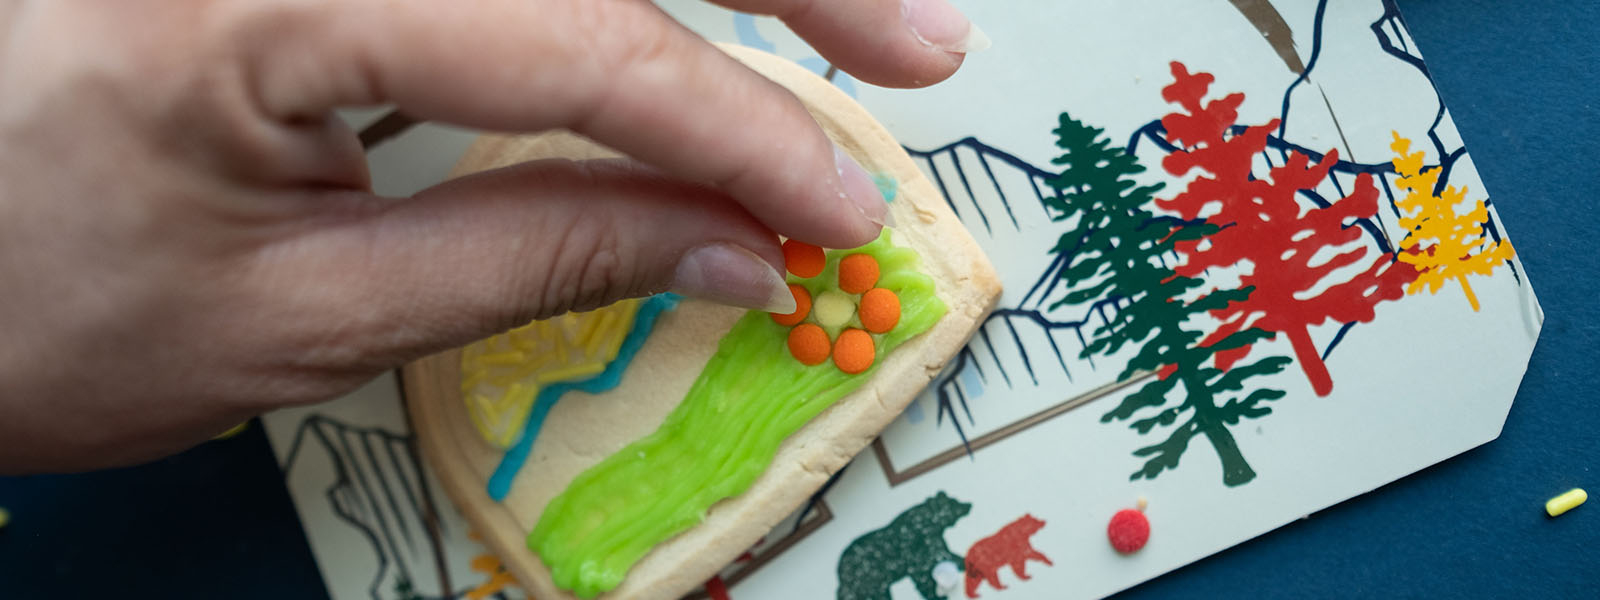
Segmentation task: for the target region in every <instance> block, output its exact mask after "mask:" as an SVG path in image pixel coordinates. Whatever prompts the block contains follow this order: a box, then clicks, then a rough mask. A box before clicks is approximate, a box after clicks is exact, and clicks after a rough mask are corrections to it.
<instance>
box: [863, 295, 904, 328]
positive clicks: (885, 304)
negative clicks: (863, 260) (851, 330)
mask: <svg viewBox="0 0 1600 600" xmlns="http://www.w3.org/2000/svg"><path fill="white" fill-rule="evenodd" d="M856 314H857V315H859V316H860V317H861V326H862V327H866V328H867V331H871V332H873V333H887V332H888V331H889V330H890V329H894V326H895V325H898V324H899V323H900V297H899V296H896V295H894V292H891V291H889V290H886V289H883V288H872V289H870V290H867V293H866V294H863V295H862V296H861V306H860V308H857V309H856Z"/></svg>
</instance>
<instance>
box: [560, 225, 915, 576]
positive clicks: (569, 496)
mask: <svg viewBox="0 0 1600 600" xmlns="http://www.w3.org/2000/svg"><path fill="white" fill-rule="evenodd" d="M857 252H864V253H867V254H871V255H872V256H873V257H874V258H876V259H877V260H878V265H879V270H880V276H879V279H878V287H882V288H887V289H889V290H890V291H893V292H894V293H895V294H896V295H897V296H899V297H900V307H901V309H900V310H901V315H900V322H899V324H898V325H897V326H896V327H895V328H894V329H893V330H891V331H889V332H888V333H886V334H883V335H878V336H873V337H874V339H875V341H876V346H877V348H876V350H877V360H875V361H874V362H873V366H872V367H871V368H870V369H868V370H867V371H866V372H864V373H860V374H857V375H847V374H845V373H844V372H842V371H840V370H839V369H838V368H836V367H834V365H833V363H832V361H828V362H824V363H822V364H820V365H817V366H814V367H807V366H805V365H803V364H801V363H800V361H798V360H795V359H794V358H793V357H792V356H790V354H789V351H788V348H787V346H786V345H785V344H786V339H787V336H788V328H787V327H783V326H781V325H778V324H777V323H776V322H774V321H773V320H772V318H771V316H770V315H769V314H767V313H764V312H759V311H752V312H750V313H747V314H745V315H744V317H742V318H741V319H739V321H738V322H737V323H736V324H734V326H733V329H732V330H730V331H729V332H728V334H727V335H726V336H725V337H723V338H722V341H721V343H720V344H719V345H718V347H717V352H716V354H715V355H713V356H712V357H711V360H710V361H709V362H707V363H706V367H705V370H703V371H701V372H700V377H699V378H698V379H696V380H695V382H694V385H693V387H691V388H690V389H689V393H688V395H687V396H685V397H684V399H683V402H682V403H680V404H679V405H678V407H677V408H676V409H675V410H673V411H672V413H671V414H670V415H668V416H667V418H666V421H665V422H663V423H662V424H661V428H660V429H657V430H656V431H655V433H652V434H650V435H649V436H646V437H645V438H643V439H640V440H639V441H636V442H634V443H632V444H630V445H628V446H627V447H626V448H623V449H622V450H621V451H618V452H617V453H616V454H613V455H611V456H609V457H607V458H606V459H605V460H603V461H601V462H600V463H599V464H596V465H594V466H593V467H590V468H589V470H587V471H584V472H583V473H582V474H580V475H578V477H577V478H576V479H574V480H573V481H572V483H571V484H570V485H568V486H567V489H566V490H565V491H563V492H562V493H561V494H560V495H559V496H556V497H555V498H554V499H552V500H551V501H550V504H549V505H548V506H547V507H546V508H545V510H544V514H543V515H541V516H540V518H539V524H538V525H537V526H535V527H534V529H533V532H532V533H530V534H528V547H529V548H531V549H533V551H534V552H536V553H538V555H539V557H540V558H541V559H543V560H544V563H545V564H546V565H547V566H549V567H550V573H551V575H552V577H553V578H554V579H555V583H556V585H558V586H560V587H562V588H564V589H567V590H571V591H572V592H574V593H576V594H577V595H579V596H581V597H584V598H592V597H594V596H595V595H597V594H599V593H601V592H604V591H606V590H610V589H612V588H615V587H616V586H617V584H619V583H621V582H622V579H623V576H624V575H626V574H627V572H628V569H630V568H632V566H633V564H634V563H635V562H637V561H638V560H639V558H640V557H642V556H644V555H645V553H646V552H649V551H650V549H651V548H653V547H655V546H656V544H660V543H661V542H664V541H666V540H667V539H668V538H671V537H672V536H674V535H676V534H678V533H680V532H682V531H684V530H686V529H689V528H690V527H693V526H695V525H696V524H698V523H700V521H702V520H704V519H705V515H706V510H707V509H709V508H710V507H711V505H712V504H715V503H716V502H718V501H720V500H722V499H724V498H730V497H733V496H736V495H738V494H740V493H743V492H744V491H745V490H746V489H749V487H750V484H751V483H753V482H755V480H756V478H757V477H759V476H760V475H761V474H762V473H763V472H765V471H766V469H767V467H768V466H769V465H771V464H772V459H773V457H774V456H775V455H776V454H777V451H778V445H779V444H780V443H782V442H783V440H784V439H785V438H787V437H789V435H790V434H793V433H794V432H795V431H798V430H799V429H800V427H801V426H803V425H805V424H806V422H808V421H810V420H811V418H812V417H815V416H816V415H817V414H818V413H821V412H822V411H823V410H824V409H826V408H828V407H829V406H832V405H833V403H834V402H835V401H837V400H838V399H839V398H842V397H844V395H845V394H848V393H850V392H851V391H854V390H855V389H856V388H858V387H860V386H861V384H862V383H863V382H865V381H866V380H867V378H869V377H871V376H872V374H873V373H874V372H875V371H877V368H878V365H881V364H883V357H884V356H885V355H886V354H887V353H889V352H891V351H893V350H894V348H895V347H897V346H899V345H900V344H901V343H903V342H905V341H906V340H907V339H910V338H911V337H913V336H916V335H918V334H920V333H922V332H924V331H927V330H928V329H929V328H930V327H933V324H934V323H936V322H938V320H939V319H940V318H941V317H943V316H944V313H945V309H946V307H945V305H944V302H943V301H941V300H939V298H938V297H937V296H936V295H935V294H934V285H933V279H931V278H929V277H928V276H927V275H924V274H923V273H921V272H919V271H917V262H918V257H917V254H916V252H914V251H912V250H910V249H907V248H901V247H896V246H894V245H892V244H890V243H889V230H888V229H885V230H884V232H883V235H882V236H881V237H879V238H878V239H877V240H876V241H873V242H872V243H870V244H867V245H865V246H862V247H861V248H857V249H853V250H830V251H829V252H828V262H827V267H826V268H825V269H824V270H823V272H822V274H821V275H819V276H817V277H814V278H811V279H804V280H800V279H795V278H792V277H791V281H792V282H795V283H799V284H801V285H803V286H805V287H806V288H807V289H808V290H809V291H810V292H811V294H812V296H816V295H817V294H818V293H819V292H821V291H822V290H824V289H828V288H833V287H835V286H836V285H837V282H838V276H837V272H838V263H839V259H840V258H842V257H844V256H846V255H849V254H853V253H857Z"/></svg>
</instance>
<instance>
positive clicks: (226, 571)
mask: <svg viewBox="0 0 1600 600" xmlns="http://www.w3.org/2000/svg"><path fill="white" fill-rule="evenodd" d="M1400 5H1401V8H1402V9H1403V11H1404V14H1405V17H1406V21H1407V24H1408V25H1409V26H1410V29H1411V32H1412V34H1413V37H1414V38H1415V39H1416V41H1417V43H1418V45H1419V46H1420V47H1421V49H1422V52H1423V55H1424V57H1426V59H1427V61H1428V65H1429V67H1430V69H1431V70H1432V73H1433V77H1434V80H1435V83H1436V84H1437V85H1438V86H1439V88H1440V90H1441V92H1442V93H1443V95H1444V98H1445V102H1446V103H1447V104H1448V105H1449V107H1450V111H1451V114H1452V115H1453V117H1454V118H1455V122H1456V126H1457V128H1458V129H1459V130H1460V131H1461V135H1462V138H1463V139H1464V140H1465V141H1466V143H1467V147H1468V148H1469V150H1470V151H1471V153H1472V155H1473V157H1474V161H1473V162H1474V164H1476V166H1477V168H1478V170H1479V172H1480V173H1481V174H1482V177H1483V180H1484V182H1485V184H1486V185H1487V186H1488V189H1490V190H1491V191H1492V192H1493V194H1494V198H1495V200H1496V204H1497V207H1498V209H1499V211H1500V217H1501V220H1502V221H1503V222H1504V223H1505V226H1506V229H1507V230H1508V231H1509V232H1510V235H1511V237H1512V238H1513V240H1515V242H1516V245H1517V250H1518V253H1519V254H1520V255H1521V256H1522V260H1523V262H1524V264H1525V265H1526V267H1527V272H1528V276H1529V278H1530V280H1531V281H1532V282H1533V284H1534V286H1535V289H1536V290H1537V291H1538V294H1539V299H1540V301H1541V303H1542V304H1543V306H1544V308H1545V312H1546V315H1547V320H1546V321H1545V326H1544V333H1543V335H1542V336H1541V337H1540V341H1539V346H1538V349H1537V350H1536V351H1535V352H1534V355H1533V361H1532V364H1531V366H1530V367H1529V371H1528V375H1527V377H1526V378H1525V379H1524V380H1523V383H1522V389H1521V391H1520V393H1519V394H1518V395H1517V402H1516V405H1515V406H1514V407H1513V408H1512V409H1511V416H1510V418H1509V419H1508V420H1507V421H1506V424H1505V431H1504V432H1503V433H1502V435H1501V437H1500V439H1499V440H1497V441H1494V442H1491V443H1489V444H1487V445H1485V446H1483V447H1481V448H1478V449H1476V450H1473V451H1471V452H1468V453H1466V454H1464V455H1462V456H1459V457H1457V458H1454V459H1451V460H1449V461H1446V462H1445V463H1443V464H1440V465H1437V466H1435V467H1433V468H1430V469H1427V470H1425V471H1423V472H1421V473H1418V474H1416V475H1413V476H1411V477H1408V478H1406V479H1404V480H1401V481H1399V482H1397V483H1394V484H1391V485H1388V486H1386V487H1384V488H1381V489H1379V490H1378V491H1376V492H1373V493H1371V494H1367V495H1365V496H1362V497H1359V498H1356V499H1354V500H1351V501H1349V502H1345V503H1343V504H1340V505H1339V506H1336V507H1334V508H1331V509H1328V510H1325V511H1322V512H1320V513H1316V514H1315V515H1312V516H1311V518H1310V519H1307V520H1302V521H1297V522H1295V523H1293V524H1290V525H1288V526H1286V527H1284V528H1282V529H1280V530H1278V531H1275V532H1273V533H1270V534H1267V535H1265V536H1262V537H1261V538H1258V539H1256V540H1253V541H1251V542H1248V543H1245V544H1243V545H1240V546H1238V547H1236V548H1234V549H1231V550H1228V551H1227V552H1224V553H1222V554H1219V555H1217V556H1213V557H1211V558H1208V559H1205V560H1202V561H1200V562H1198V563H1196V564H1194V565H1191V566H1189V567H1186V568H1183V569H1180V570H1178V571H1176V572H1174V573H1172V574H1169V575H1167V576H1165V577H1162V578H1160V579H1157V580H1155V581H1152V582H1149V583H1146V584H1144V585H1141V586H1139V587H1137V588H1134V589H1133V590H1130V591H1128V592H1126V593H1124V594H1123V597H1127V598H1165V597H1174V596H1185V597H1221V596H1246V595H1248V596H1253V597H1254V596H1265V597H1308V596H1311V597H1331V596H1338V597H1367V598H1375V597H1385V598H1387V597H1420V596H1441V597H1510V596H1527V597H1540V598H1562V597H1584V598H1594V597H1597V596H1600V555H1597V554H1595V548H1597V547H1600V506H1584V507H1582V508H1579V509H1577V510H1576V511H1573V512H1572V513H1569V514H1567V515H1566V516H1563V517H1561V518H1558V519H1549V518H1546V517H1545V516H1544V513H1543V509H1542V507H1543V503H1544V501H1545V500H1546V499H1547V498H1549V497H1550V496H1551V495H1554V494H1556V493H1559V492H1561V491H1564V490H1566V489H1568V488H1572V487H1586V488H1588V489H1590V490H1591V491H1593V492H1600V479H1597V477H1596V471H1595V469H1594V462H1595V459H1596V458H1597V457H1600V433H1597V432H1596V429H1597V427H1596V425H1597V424H1600V410H1597V409H1600V407H1597V406H1596V397H1597V395H1596V393H1595V390H1594V387H1593V379H1591V377H1592V376H1593V373H1594V371H1595V369H1596V367H1597V366H1600V310H1597V309H1596V307H1597V305H1600V301H1597V298H1600V258H1597V256H1600V253H1597V252H1596V251H1595V248H1594V241H1593V240H1594V236H1596V235H1597V233H1600V210H1597V209H1596V207H1595V206H1594V204H1595V203H1596V202H1597V201H1600V171H1597V170H1596V165H1595V164H1594V162H1593V158H1594V155H1595V149H1594V146H1593V142H1594V141H1595V140H1597V139H1600V103H1597V102H1596V100H1595V97H1594V94H1596V93H1597V92H1600V77H1597V75H1596V70H1597V69H1600V41H1597V40H1596V37H1595V36H1596V34H1597V32H1600V3H1594V2H1553V1H1534V2H1505V1H1493V0H1471V1H1468V0H1410V1H1405V0H1402V1H1401V2H1400ZM1591 504H1600V500H1597V501H1596V502H1592V503H1591ZM0 506H4V507H6V508H8V509H9V510H10V511H11V512H12V521H13V522H12V523H11V525H10V526H9V527H7V528H6V529H4V530H0V598H30V599H31V598H47V597H49V598H80V597H89V596H101V597H115V598H147V597H149V598H155V597H159V598H213V597H228V598H325V597H326V591H325V590H324V589H323V587H322V581H321V579H320V576H319V575H318V573H317V570H316V566H315V564H314V563H313V561H312V558H311V553H310V549H309V547H308V546H307V545H306V542H305V538H304V536H303V535H302V534H301V531H300V525H299V522H298V521H297V519H296V517H295V513H294V507H293V505H292V504H290V501H289V497H288V494H287V492H286V491H285V490H284V487H283V484H282V479H281V476H280V475H279V473H278V470H277V466H276V463H275V461H274V460H273V457H272V453H271V451H270V450H269V449H268V447H267V443H266V439H265V437H264V436H263V435H262V433H261V429H260V427H259V426H252V427H251V429H250V430H249V431H247V432H246V433H245V434H244V435H242V436H240V437H238V438H234V439H232V440H227V441H221V442H212V443H208V444H205V445H203V446H201V447H199V448H196V449H194V450H192V451H190V452H187V453H185V454H182V455H180V456H176V457H173V458H170V459H167V460H164V461H161V462H158V463H155V464H151V465H147V466H143V467H138V468H132V469H119V470H114V471H106V472H100V473H92V474H86V475H74V476H38V477H25V478H11V479H5V478H0ZM1156 535H1160V533H1159V530H1157V532H1156Z"/></svg>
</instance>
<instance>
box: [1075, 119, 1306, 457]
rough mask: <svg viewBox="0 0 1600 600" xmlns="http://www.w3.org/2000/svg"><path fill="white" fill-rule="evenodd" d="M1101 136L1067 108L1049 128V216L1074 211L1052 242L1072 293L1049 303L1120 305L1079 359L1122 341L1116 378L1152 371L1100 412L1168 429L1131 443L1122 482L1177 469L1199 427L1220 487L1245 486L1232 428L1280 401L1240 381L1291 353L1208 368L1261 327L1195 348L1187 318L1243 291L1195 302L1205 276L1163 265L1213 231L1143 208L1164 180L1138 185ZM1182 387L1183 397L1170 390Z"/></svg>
mask: <svg viewBox="0 0 1600 600" xmlns="http://www.w3.org/2000/svg"><path fill="white" fill-rule="evenodd" d="M1103 133H1104V130H1102V129H1100V128H1097V127H1091V126H1089V125H1085V124H1084V123H1082V122H1079V121H1077V120H1075V119H1073V118H1072V117H1071V116H1069V115H1067V114H1062V115H1061V121H1060V127H1058V128H1056V129H1055V134H1056V146H1057V147H1058V148H1060V149H1061V155H1060V156H1059V157H1057V158H1056V159H1055V160H1054V161H1052V162H1053V163H1054V164H1057V165H1061V166H1062V167H1063V168H1062V171H1061V173H1060V174H1059V175H1057V176H1056V177H1054V178H1052V179H1051V180H1050V184H1051V186H1052V187H1054V188H1055V189H1056V190H1057V192H1058V193H1057V195H1056V196H1055V197H1054V198H1052V199H1051V200H1050V201H1049V204H1050V206H1051V207H1052V208H1054V209H1055V210H1056V211H1058V214H1057V215H1056V218H1057V220H1059V221H1072V220H1074V219H1076V226H1075V227H1074V228H1073V229H1072V230H1071V231H1068V232H1067V233H1066V234H1064V235H1062V236H1061V239H1060V241H1059V242H1058V243H1057V244H1056V247H1055V249H1054V251H1055V252H1058V253H1066V255H1067V256H1068V257H1069V258H1068V262H1067V264H1066V265H1065V268H1064V269H1063V270H1062V274H1061V276H1062V278H1063V279H1064V280H1065V281H1066V283H1067V286H1068V292H1067V294H1066V296H1064V297H1063V298H1062V299H1061V300H1060V301H1058V302H1056V304H1055V306H1061V305H1076V304H1083V303H1086V302H1094V301H1096V300H1099V299H1101V298H1120V299H1121V302H1122V304H1120V306H1121V308H1120V310H1118V311H1115V316H1113V317H1111V318H1110V319H1109V321H1108V322H1107V323H1106V324H1105V325H1103V326H1101V327H1099V328H1097V329H1096V331H1095V332H1094V339H1093V341H1092V342H1090V343H1089V344H1088V346H1086V347H1085V348H1084V349H1083V352H1082V356H1083V357H1089V356H1092V355H1095V354H1100V355H1111V354H1114V353H1116V352H1117V351H1118V350H1120V349H1121V348H1122V347H1123V346H1125V345H1130V344H1131V345H1135V346H1136V347H1137V348H1138V351H1137V352H1136V353H1135V355H1134V357H1133V358H1131V359H1129V360H1128V364H1127V366H1126V367H1124V368H1123V370H1122V373H1121V374H1120V375H1119V376H1118V379H1119V380H1126V379H1128V378H1130V377H1133V376H1135V375H1137V374H1138V373H1140V372H1151V371H1154V372H1157V373H1159V374H1160V376H1159V377H1158V378H1156V379H1155V380H1152V381H1151V382H1149V383H1147V384H1145V385H1144V386H1143V387H1142V388H1140V389H1139V390H1138V391H1136V392H1134V393H1133V394H1131V395H1129V396H1128V397H1127V398H1125V399H1123V401H1122V403H1121V404H1120V405H1118V406H1117V407H1116V408H1114V409H1112V410H1111V411H1110V412H1107V413H1106V414H1105V415H1104V416H1102V417H1101V419H1100V420H1101V422H1106V423H1109V422H1111V421H1112V420H1118V421H1128V420H1132V422H1131V423H1130V424H1129V426H1130V427H1131V428H1133V429H1135V430H1137V431H1138V432H1139V433H1140V434H1148V433H1150V432H1151V431H1152V430H1154V429H1155V428H1156V427H1158V426H1159V427H1163V428H1170V429H1171V433H1170V434H1169V435H1168V436H1167V438H1166V439H1165V440H1163V441H1161V442H1158V443H1156V444H1152V445H1149V446H1145V447H1143V448H1140V449H1138V450H1135V451H1134V453H1133V454H1134V456H1138V457H1146V460H1145V463H1144V466H1143V467H1142V468H1140V469H1139V470H1138V471H1135V472H1134V473H1133V474H1132V476H1131V477H1130V479H1140V478H1154V477H1156V476H1157V475H1159V474H1161V472H1162V471H1164V470H1167V469H1174V468H1177V466H1178V460H1179V459H1180V458H1181V457H1182V456H1183V453H1184V451H1186V450H1187V449H1188V447H1189V441H1190V440H1191V439H1193V438H1194V437H1195V436H1196V435H1203V436H1205V438H1206V440H1207V441H1209V442H1210V443H1211V446H1212V448H1213V449H1215V450H1216V453H1217V457H1218V458H1219V459H1220V460H1221V462H1222V481H1223V484H1225V485H1227V486H1230V487H1231V486H1237V485H1243V484H1245V483H1248V482H1250V481H1251V480H1252V479H1254V478H1255V476H1256V474H1255V470H1253V469H1251V468H1250V464H1249V462H1247V461H1246V460H1245V458H1244V455H1243V454H1242V453H1241V452H1240V451H1239V445H1238V443H1237V442H1236V441H1235V440H1234V438H1233V434H1232V433H1231V432H1229V430H1228V427H1229V426H1232V425H1237V424H1238V423H1239V422H1240V420H1242V419H1254V418H1258V417H1261V416H1264V415H1266V414H1268V413H1270V412H1272V409H1271V408H1270V407H1268V406H1266V405H1264V403H1265V402H1268V401H1271V400H1276V399H1278V398H1281V397H1283V395H1284V392H1282V391H1280V390H1273V389H1256V390H1253V391H1250V392H1249V393H1247V394H1244V388H1245V382H1246V380H1248V379H1249V378H1251V377H1255V376H1257V375H1269V374H1272V373H1277V372H1279V371H1282V370H1283V369H1284V367H1285V366H1287V365H1288V364H1289V363H1290V362H1291V361H1290V359H1289V358H1287V357H1279V356H1275V357H1271V358H1265V359H1262V360H1259V361H1256V362H1254V363H1251V364H1242V365H1236V366H1234V367H1232V368H1231V369H1229V370H1228V371H1227V372H1224V371H1222V370H1221V369H1217V368H1215V367H1214V366H1208V365H1209V364H1211V363H1212V362H1213V360H1212V357H1213V355H1215V354H1216V353H1218V352H1221V351H1225V350H1229V349H1235V348H1241V347H1244V346H1246V345H1249V344H1251V343H1253V342H1256V341H1259V340H1262V339H1265V338H1267V337H1270V336H1271V334H1270V333H1268V332H1265V331H1262V330H1260V329H1247V330H1244V331H1240V332H1237V333H1234V334H1232V335H1229V336H1227V337H1225V338H1223V339H1221V340H1218V341H1217V342H1216V343H1214V344H1211V345H1209V346H1200V345H1199V344H1198V342H1199V341H1200V338H1201V337H1202V336H1203V335H1204V334H1205V332H1204V331H1202V330H1200V329H1197V328H1195V327H1193V326H1192V325H1191V324H1190V323H1189V322H1190V319H1191V317H1194V316H1197V315H1203V314H1205V313H1206V312H1208V311H1212V310H1216V309H1219V308H1223V307H1225V306H1227V305H1228V304H1229V303H1232V302H1239V301H1242V300H1244V299H1245V298H1247V297H1248V296H1249V294H1250V292H1251V289H1250V288H1245V289H1234V290H1216V291H1212V292H1210V293H1207V294H1205V295H1201V296H1199V297H1197V298H1191V296H1195V295H1196V294H1194V293H1192V292H1194V290H1196V288H1199V287H1200V286H1202V285H1204V281H1202V280H1201V279H1198V278H1194V277H1180V276H1177V275H1175V274H1174V273H1173V272H1172V269H1171V268H1170V267H1168V266H1167V262H1166V261H1167V260H1176V258H1177V254H1176V253H1175V252H1174V249H1175V247H1176V246H1177V244H1178V243H1179V242H1184V241H1194V240H1200V239H1202V238H1204V237H1205V236H1207V235H1209V234H1211V233H1212V232H1214V231H1215V230H1216V227H1215V226H1213V225H1206V224H1203V223H1200V224H1195V223H1187V222H1184V221H1182V220H1180V219H1177V218H1174V217H1171V216H1162V215H1157V214H1155V213H1154V212H1153V211H1152V210H1151V207H1153V206H1154V201H1155V194H1156V192H1158V191H1160V189H1161V187H1162V186H1160V185H1145V186H1140V185H1138V184H1137V182H1135V181H1134V180H1133V176H1134V175H1137V174H1139V173H1141V172H1143V171H1144V167H1143V166H1141V165H1139V163H1138V160H1137V159H1136V158H1135V157H1134V156H1132V155H1130V154H1128V153H1127V152H1126V151H1125V150H1124V149H1123V148H1120V147H1113V146H1111V143H1110V141H1109V140H1108V139H1106V138H1104V137H1102V134H1103ZM1180 384H1181V385H1182V387H1183V389H1182V391H1181V393H1179V394H1172V392H1173V391H1174V390H1175V389H1177V388H1178V386H1179V385H1180ZM1240 394H1243V398H1239V397H1238V396H1239V395H1240ZM1169 396H1176V397H1175V398H1172V399H1169ZM1228 396H1233V397H1228ZM1225 397H1228V398H1226V399H1225V400H1224V401H1223V402H1221V403H1220V404H1219V402H1218V401H1219V400H1223V399H1224V398H1225ZM1135 416H1139V417H1140V418H1137V419H1135ZM1184 416H1187V419H1186V420H1184V421H1183V422H1182V423H1181V424H1180V423H1179V418H1180V417H1184Z"/></svg>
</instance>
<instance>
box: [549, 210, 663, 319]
mask: <svg viewBox="0 0 1600 600" xmlns="http://www.w3.org/2000/svg"><path fill="white" fill-rule="evenodd" d="M597 213H598V214H597ZM604 213H605V211H587V212H585V213H584V214H583V215H582V216H579V217H577V219H576V220H575V221H573V222H572V223H571V224H570V225H569V226H568V227H567V228H566V230H565V232H564V233H563V236H562V238H561V240H560V242H559V243H558V244H557V246H556V248H555V251H553V252H551V253H550V267H549V270H548V273H549V278H548V283H547V285H546V286H545V287H544V289H543V293H542V294H541V295H539V296H537V299H538V302H537V304H538V307H537V309H536V310H535V314H534V315H533V318H535V319H542V318H548V317H551V316H554V315H558V314H561V313H565V312H573V311H585V310H593V309H595V308H599V307H601V306H605V305H607V304H610V303H612V302H614V301H616V300H618V299H620V298H623V297H625V296H628V295H630V293H632V292H633V291H634V288H635V287H637V286H636V285H635V284H634V280H635V273H634V261H633V260H631V258H630V257H632V256H633V254H632V252H631V250H632V249H631V248H630V245H629V244H628V242H627V241H626V240H624V239H623V236H622V235H621V234H620V233H619V232H618V231H617V229H616V228H615V227H614V226H613V224H612V222H611V219H609V218H608V217H606V216H605V215H604Z"/></svg>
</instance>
